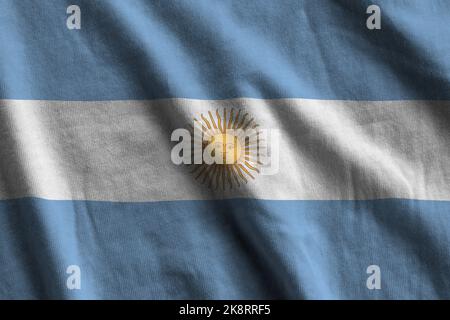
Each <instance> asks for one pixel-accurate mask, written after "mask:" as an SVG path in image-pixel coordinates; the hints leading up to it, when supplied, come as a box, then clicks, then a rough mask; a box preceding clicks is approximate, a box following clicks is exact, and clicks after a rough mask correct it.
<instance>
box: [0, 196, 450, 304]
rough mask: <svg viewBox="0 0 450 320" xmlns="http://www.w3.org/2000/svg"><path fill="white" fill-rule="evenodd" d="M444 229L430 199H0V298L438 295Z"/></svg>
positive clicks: (447, 210) (443, 290)
mask: <svg viewBox="0 0 450 320" xmlns="http://www.w3.org/2000/svg"><path fill="white" fill-rule="evenodd" d="M449 230H450V202H439V201H418V200H368V201H263V200H244V199H240V200H237V199H236V200H224V201H175V202H154V203H113V202H94V201H50V200H42V199H36V198H31V199H18V200H4V201H1V202H0V249H1V250H0V261H1V263H0V298H155V299H166V298H222V299H223V298H225V299H235V298H315V299H321V298H330V299H338V298H356V299H379V298H392V299H403V298H420V299H426V298H447V299H448V298H450V280H449V279H450V277H449V276H448V274H449V272H450V271H449V270H450V254H449V248H448V244H449V240H450V236H449ZM72 264H75V265H79V266H80V268H81V271H82V278H81V284H82V289H81V290H79V291H76V290H75V291H69V290H68V289H66V287H65V283H66V276H67V275H66V274H65V269H66V267H67V266H68V265H72ZM372 264H376V265H379V266H380V268H381V273H382V278H381V279H382V289H381V290H379V291H376V290H375V291H371V290H368V289H367V288H366V278H367V277H368V275H367V274H366V268H367V266H369V265H372Z"/></svg>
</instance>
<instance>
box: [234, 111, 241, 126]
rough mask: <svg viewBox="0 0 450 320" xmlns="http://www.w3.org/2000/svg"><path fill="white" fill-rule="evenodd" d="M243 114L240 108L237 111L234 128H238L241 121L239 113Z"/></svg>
mask: <svg viewBox="0 0 450 320" xmlns="http://www.w3.org/2000/svg"><path fill="white" fill-rule="evenodd" d="M240 114H241V109H238V112H237V113H236V118H235V119H234V123H233V129H236V127H237V125H238V121H239V115H240Z"/></svg>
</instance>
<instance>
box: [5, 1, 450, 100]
mask: <svg viewBox="0 0 450 320" xmlns="http://www.w3.org/2000/svg"><path fill="white" fill-rule="evenodd" d="M372 3H375V4H378V5H380V7H381V10H382V30H380V31H369V30H367V29H366V26H365V22H366V18H367V16H368V15H367V14H366V13H365V11H366V8H367V6H368V5H369V4H372ZM70 4H78V5H79V6H80V7H81V11H82V29H81V30H75V31H70V30H68V29H67V28H66V7H67V6H68V5H70ZM449 21H450V2H449V1H445V0H430V1H423V0H408V1H400V0H398V1H390V0H377V1H353V0H351V1H343V0H342V1H335V0H333V1H332V0H328V1H327V0H320V1H319V0H315V1H299V0H283V1H275V0H252V1H238V0H236V1H218V0H183V1H144V0H129V1H122V0H107V1H106V0H96V1H92V0H77V1H67V0H64V1H61V0H47V1H33V0H21V1H16V0H0V44H1V46H0V99H49V100H117V99H124V100H126V99H158V98H173V97H184V98H197V99H226V98H234V97H254V98H313V99H344V100H346V99H349V100H403V99H411V100H413V99H426V100H439V99H442V100H447V99H450V90H449V89H450V80H449V79H450V59H449V56H450V33H449V32H448V23H449Z"/></svg>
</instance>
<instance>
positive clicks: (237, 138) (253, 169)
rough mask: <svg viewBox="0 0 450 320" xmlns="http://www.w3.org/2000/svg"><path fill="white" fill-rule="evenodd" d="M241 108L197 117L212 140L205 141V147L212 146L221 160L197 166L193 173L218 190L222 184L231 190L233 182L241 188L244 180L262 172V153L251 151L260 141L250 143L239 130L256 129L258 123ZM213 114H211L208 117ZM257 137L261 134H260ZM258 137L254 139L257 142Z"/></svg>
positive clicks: (214, 153)
mask: <svg viewBox="0 0 450 320" xmlns="http://www.w3.org/2000/svg"><path fill="white" fill-rule="evenodd" d="M240 115H241V111H240V110H238V111H237V113H236V114H235V113H234V109H231V111H229V112H228V110H226V109H224V110H223V112H222V113H219V111H218V110H217V111H216V116H215V117H214V116H213V114H212V113H211V112H208V115H207V116H205V115H203V114H201V116H200V118H201V121H199V120H195V119H194V120H195V121H196V122H197V123H196V125H197V126H198V127H199V128H202V132H203V135H204V136H205V137H206V138H207V140H208V141H206V142H204V143H203V150H205V148H206V147H208V146H211V147H212V148H213V150H212V152H211V155H212V156H213V157H215V158H216V159H220V160H221V161H218V162H217V163H213V164H206V163H203V164H201V165H197V166H195V167H194V170H193V171H192V173H196V174H197V176H196V177H195V179H198V180H201V182H202V183H208V186H209V187H214V186H215V188H216V189H217V188H218V187H219V186H220V185H221V186H222V188H223V189H225V188H226V185H228V187H229V188H230V189H231V188H233V185H237V186H238V187H239V186H240V185H241V183H247V182H248V177H250V178H252V179H254V177H253V174H255V173H259V169H258V166H259V164H258V156H259V155H258V153H256V155H255V154H250V153H249V149H250V148H257V145H258V140H257V139H256V142H253V144H251V143H248V142H247V141H246V140H245V138H243V137H242V136H241V135H240V134H239V133H236V132H237V130H236V129H240V130H241V131H245V130H246V129H247V128H250V129H253V130H254V131H255V128H256V127H257V124H256V123H254V122H253V118H252V119H250V120H247V116H248V114H247V113H246V114H244V115H243V116H242V117H241V116H240ZM208 116H209V117H208ZM254 136H256V137H257V134H255V135H254ZM254 140H255V139H252V141H254Z"/></svg>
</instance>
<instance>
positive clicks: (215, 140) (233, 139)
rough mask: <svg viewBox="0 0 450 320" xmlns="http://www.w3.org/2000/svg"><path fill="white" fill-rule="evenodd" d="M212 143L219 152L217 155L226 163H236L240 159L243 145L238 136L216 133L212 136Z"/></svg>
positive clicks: (215, 150)
mask: <svg viewBox="0 0 450 320" xmlns="http://www.w3.org/2000/svg"><path fill="white" fill-rule="evenodd" d="M211 143H212V144H213V145H214V152H217V153H218V154H216V156H218V157H221V158H222V161H223V163H224V164H235V163H237V162H238V160H239V159H240V157H241V153H242V147H241V143H240V142H239V139H238V137H237V136H235V135H230V134H226V133H220V134H216V135H214V136H213V137H212V139H211Z"/></svg>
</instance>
